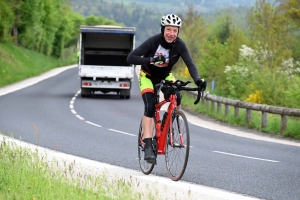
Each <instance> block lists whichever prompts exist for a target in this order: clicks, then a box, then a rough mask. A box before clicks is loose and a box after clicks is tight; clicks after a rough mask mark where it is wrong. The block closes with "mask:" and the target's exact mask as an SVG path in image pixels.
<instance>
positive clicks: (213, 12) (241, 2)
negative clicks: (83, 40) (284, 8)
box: [72, 0, 255, 44]
mask: <svg viewBox="0 0 300 200" xmlns="http://www.w3.org/2000/svg"><path fill="white" fill-rule="evenodd" d="M189 3H191V4H192V5H193V8H195V10H196V11H197V12H198V14H199V15H201V16H202V17H203V18H204V19H206V20H207V21H209V22H212V21H213V20H214V19H215V18H216V17H217V16H218V15H219V14H221V13H222V12H224V10H225V8H226V9H229V10H230V11H229V13H231V14H232V15H233V17H234V18H235V19H239V20H240V21H241V20H242V23H245V21H246V20H245V19H246V15H247V13H248V11H249V9H250V7H251V6H252V5H254V3H255V0H190V1H189ZM72 8H73V10H74V11H75V12H78V13H80V14H82V15H84V16H91V15H94V16H104V17H105V18H108V19H111V20H114V21H116V22H118V23H122V24H124V25H125V26H133V27H137V34H136V40H137V44H140V43H141V42H142V41H144V40H145V39H146V38H147V37H149V36H150V35H153V34H156V33H158V32H160V25H159V21H160V19H161V16H163V15H166V14H168V13H176V14H180V15H183V16H184V15H185V13H186V12H187V10H188V5H187V3H186V2H185V1H182V0H173V1H172V2H171V1H167V0H160V1H158V0H155V1H151V2H149V1H146V0H111V1H108V0H95V1H81V0H72Z"/></svg>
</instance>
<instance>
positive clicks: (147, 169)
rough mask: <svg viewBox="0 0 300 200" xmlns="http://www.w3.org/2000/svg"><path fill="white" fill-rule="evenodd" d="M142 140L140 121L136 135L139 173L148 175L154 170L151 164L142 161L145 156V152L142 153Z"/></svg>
mask: <svg viewBox="0 0 300 200" xmlns="http://www.w3.org/2000/svg"><path fill="white" fill-rule="evenodd" d="M143 139H144V137H143V126H142V121H141V123H140V128H139V134H138V158H139V165H140V168H141V171H142V172H143V173H144V174H146V175H148V174H150V173H151V172H152V170H153V168H154V164H153V163H149V162H147V161H145V160H144V156H145V151H144V145H143V144H142V140H143Z"/></svg>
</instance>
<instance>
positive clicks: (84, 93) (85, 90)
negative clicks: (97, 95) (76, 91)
mask: <svg viewBox="0 0 300 200" xmlns="http://www.w3.org/2000/svg"><path fill="white" fill-rule="evenodd" d="M91 93H92V91H91V89H88V88H81V97H90V96H91Z"/></svg>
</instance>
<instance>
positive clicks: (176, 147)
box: [165, 111, 190, 181]
mask: <svg viewBox="0 0 300 200" xmlns="http://www.w3.org/2000/svg"><path fill="white" fill-rule="evenodd" d="M172 120H173V123H172V127H170V128H171V129H172V138H173V141H172V144H171V141H170V140H171V139H170V131H169V133H168V137H167V142H166V149H165V159H166V167H167V170H168V175H169V177H170V178H171V179H172V180H173V181H178V180H179V179H181V177H182V176H183V174H184V172H185V169H186V166H187V163H188V158H189V151H190V133H189V127H188V123H187V119H186V116H185V114H184V113H183V112H182V111H175V112H174V113H173V115H172Z"/></svg>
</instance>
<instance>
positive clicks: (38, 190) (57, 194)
mask: <svg viewBox="0 0 300 200" xmlns="http://www.w3.org/2000/svg"><path fill="white" fill-rule="evenodd" d="M0 199H8V200H9V199H15V200H17V199H31V200H39V199H44V200H48V199H49V200H52V199H64V200H77V199H78V200H82V199H89V200H92V199H95V200H96V199H97V200H99V199H108V200H110V199H122V200H131V199H155V197H154V196H153V195H152V194H151V193H149V191H144V192H143V193H138V192H136V191H135V190H134V189H133V187H132V183H131V182H130V181H125V180H122V179H116V178H115V179H114V180H109V179H108V178H107V176H106V173H104V172H103V173H102V174H100V175H95V174H86V173H81V170H78V169H77V170H76V168H75V161H74V163H71V164H66V163H63V164H62V163H59V162H58V161H57V160H50V159H48V157H47V155H45V154H41V152H39V151H38V149H36V150H35V151H33V150H32V149H30V148H25V147H22V146H20V145H17V144H16V143H15V142H13V141H11V140H10V139H5V138H4V140H3V141H2V142H0Z"/></svg>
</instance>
